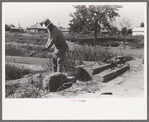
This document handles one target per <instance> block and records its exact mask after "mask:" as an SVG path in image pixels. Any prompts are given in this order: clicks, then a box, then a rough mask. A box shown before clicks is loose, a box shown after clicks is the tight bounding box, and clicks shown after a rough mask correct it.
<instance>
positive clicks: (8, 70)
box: [5, 64, 31, 80]
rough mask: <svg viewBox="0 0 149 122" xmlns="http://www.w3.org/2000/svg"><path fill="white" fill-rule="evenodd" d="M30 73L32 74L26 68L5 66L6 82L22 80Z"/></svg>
mask: <svg viewBox="0 0 149 122" xmlns="http://www.w3.org/2000/svg"><path fill="white" fill-rule="evenodd" d="M29 73H31V70H30V69H26V68H24V67H17V66H15V65H11V64H6V65H5V74H6V80H13V79H19V78H22V77H23V75H27V74H29Z"/></svg>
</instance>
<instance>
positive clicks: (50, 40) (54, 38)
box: [42, 30, 58, 51]
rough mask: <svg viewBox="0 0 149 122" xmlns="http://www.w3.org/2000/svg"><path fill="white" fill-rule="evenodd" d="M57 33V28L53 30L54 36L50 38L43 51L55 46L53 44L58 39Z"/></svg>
mask: <svg viewBox="0 0 149 122" xmlns="http://www.w3.org/2000/svg"><path fill="white" fill-rule="evenodd" d="M57 35H58V33H57V32H56V31H55V30H53V32H52V37H51V38H49V39H48V41H47V43H46V45H45V46H44V47H43V49H42V50H43V51H45V50H47V49H50V48H51V47H52V46H53V44H54V43H55V41H56V38H57Z"/></svg>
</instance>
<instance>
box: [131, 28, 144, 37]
mask: <svg viewBox="0 0 149 122" xmlns="http://www.w3.org/2000/svg"><path fill="white" fill-rule="evenodd" d="M132 35H134V36H135V35H144V27H135V28H133V29H132Z"/></svg>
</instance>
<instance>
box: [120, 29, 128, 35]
mask: <svg viewBox="0 0 149 122" xmlns="http://www.w3.org/2000/svg"><path fill="white" fill-rule="evenodd" d="M121 31H122V35H127V28H126V27H123V28H122V29H121Z"/></svg>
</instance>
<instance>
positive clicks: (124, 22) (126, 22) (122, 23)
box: [120, 18, 131, 29]
mask: <svg viewBox="0 0 149 122" xmlns="http://www.w3.org/2000/svg"><path fill="white" fill-rule="evenodd" d="M120 26H121V27H122V28H124V27H126V29H130V27H131V24H130V21H129V20H128V19H126V18H123V19H122V22H120Z"/></svg>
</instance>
